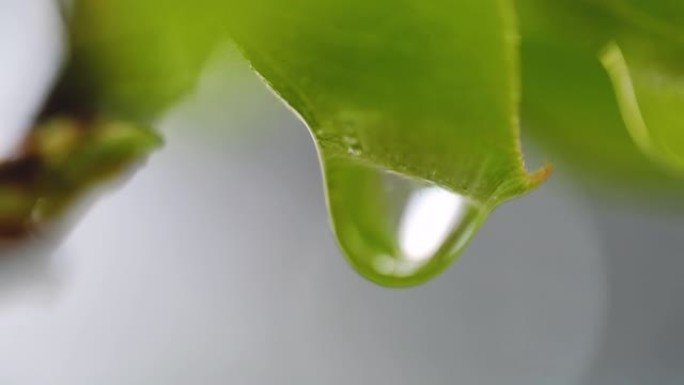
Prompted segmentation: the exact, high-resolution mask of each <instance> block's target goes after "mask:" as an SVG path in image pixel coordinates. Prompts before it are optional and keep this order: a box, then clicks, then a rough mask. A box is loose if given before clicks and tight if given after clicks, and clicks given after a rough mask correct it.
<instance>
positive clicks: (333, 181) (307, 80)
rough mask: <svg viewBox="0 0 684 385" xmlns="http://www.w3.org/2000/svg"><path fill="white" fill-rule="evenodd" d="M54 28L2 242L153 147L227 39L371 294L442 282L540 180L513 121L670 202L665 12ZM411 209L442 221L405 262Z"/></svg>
mask: <svg viewBox="0 0 684 385" xmlns="http://www.w3.org/2000/svg"><path fill="white" fill-rule="evenodd" d="M67 24H68V25H69V31H70V43H71V44H70V47H71V49H70V56H69V60H68V61H67V63H66V67H65V69H64V72H63V74H62V76H61V79H60V81H59V82H58V83H57V86H56V87H55V89H54V91H53V93H52V94H51V97H50V98H49V99H48V101H47V103H46V105H45V107H44V109H43V112H42V113H41V115H40V117H39V118H38V120H37V123H36V128H35V129H34V130H33V132H32V134H31V135H30V137H29V138H28V139H27V144H26V145H25V146H24V150H23V152H22V155H21V156H20V157H19V158H18V159H17V160H13V161H8V162H6V163H5V164H4V165H3V166H2V167H0V225H1V226H0V230H2V232H3V234H5V235H6V236H10V235H12V236H21V235H22V234H25V233H26V232H30V231H31V229H33V228H35V227H36V226H41V225H42V223H43V222H44V221H46V220H49V219H50V218H52V217H54V216H55V215H58V214H59V213H60V212H61V211H62V210H63V209H64V208H65V207H66V206H67V204H68V203H69V202H71V201H72V200H73V199H74V197H76V196H77V195H78V194H80V193H81V192H82V191H84V190H85V189H86V188H87V187H89V186H91V185H92V184H93V183H94V182H95V181H97V180H100V179H101V177H102V176H104V175H108V174H111V173H113V172H114V173H115V172H117V171H119V170H122V169H124V168H125V167H127V166H128V165H130V164H132V163H134V162H136V161H137V160H138V159H140V158H142V157H144V156H145V155H146V154H147V153H148V151H149V150H151V149H152V148H154V147H155V146H156V145H158V144H159V139H158V138H156V136H155V135H154V134H153V132H152V131H150V130H149V129H147V128H146V127H148V126H149V125H150V124H151V121H152V118H153V117H154V116H155V115H157V114H159V113H160V112H161V111H162V110H164V109H165V108H167V107H168V106H169V105H170V103H172V102H173V100H175V99H176V98H177V97H178V96H180V95H182V94H183V93H185V92H187V90H188V89H189V88H191V87H192V84H193V83H194V82H195V80H196V78H197V76H198V73H199V71H200V70H201V68H202V63H203V62H204V60H205V58H206V57H207V55H208V54H209V53H210V52H211V50H212V49H213V48H214V47H215V46H216V44H217V43H218V42H220V41H222V40H224V39H232V40H233V41H234V42H235V43H236V44H237V46H238V47H239V48H240V49H241V50H242V52H243V53H244V56H245V57H246V58H247V59H248V60H249V61H250V63H251V64H252V65H253V67H254V68H255V70H257V71H258V72H259V73H260V74H261V75H262V76H263V77H264V79H265V80H266V82H268V83H269V85H270V86H271V88H272V89H273V90H274V91H275V92H276V93H278V94H279V95H280V96H281V97H282V98H283V99H284V100H285V102H287V103H288V104H289V105H290V106H291V107H292V108H293V109H294V110H295V111H296V112H297V113H299V114H300V115H301V117H302V118H303V119H304V121H305V122H306V123H307V125H308V126H309V128H310V129H311V131H312V133H313V137H314V139H315V141H316V145H317V147H318V150H319V154H320V158H321V163H322V167H323V171H324V175H325V180H326V187H327V194H328V203H329V207H330V211H331V217H332V222H333V227H334V229H335V231H336V233H337V235H338V239H339V241H340V245H341V246H342V249H343V250H344V251H345V253H346V254H347V256H348V257H349V260H350V262H351V263H352V265H353V266H354V267H355V268H356V269H357V270H358V271H359V272H361V273H362V274H364V275H365V276H367V277H368V278H370V279H372V280H374V281H376V282H378V283H380V284H383V285H388V286H407V285H413V284H418V283H421V282H424V281H425V280H427V279H429V278H431V277H432V276H434V275H435V274H437V273H439V272H440V271H441V270H443V269H444V268H445V267H446V266H448V265H449V263H450V262H451V261H453V259H454V258H455V257H456V256H457V255H458V253H459V252H460V251H461V250H462V249H463V247H465V245H466V243H467V241H468V239H469V238H470V237H471V236H472V235H473V234H474V232H475V231H476V229H477V227H478V225H479V224H480V223H481V221H482V220H484V218H485V217H486V216H487V215H488V214H489V213H490V212H491V211H492V210H493V209H494V208H495V207H496V206H497V205H498V204H500V203H501V202H503V201H505V200H507V199H509V198H513V197H516V196H519V195H521V194H524V193H525V192H527V191H529V190H530V189H532V188H534V187H535V186H536V185H537V184H539V183H541V182H542V181H543V180H544V179H545V178H546V177H547V176H548V174H549V171H550V168H549V167H548V166H547V167H543V168H542V169H540V170H538V171H535V172H533V173H532V174H529V173H528V172H527V171H526V170H525V169H524V166H523V160H522V154H521V150H520V143H519V129H520V125H521V123H520V122H521V121H522V127H523V130H524V134H525V135H529V137H530V138H531V139H532V140H533V141H535V142H536V143H538V144H539V145H540V146H541V147H543V148H546V149H547V150H548V151H549V153H550V154H551V158H552V160H554V161H561V162H565V163H564V164H569V165H572V166H573V167H574V168H575V169H576V170H577V171H578V172H577V173H578V174H580V175H583V176H587V177H591V176H593V177H594V178H595V179H598V180H603V181H610V182H613V183H614V184H616V185H619V186H622V187H625V186H628V187H630V188H632V189H651V190H653V189H666V190H668V191H674V192H677V191H679V190H680V189H681V185H682V179H681V175H682V172H684V133H683V132H682V129H683V128H684V115H683V114H682V112H681V111H682V107H684V60H682V59H684V27H682V26H684V3H682V2H680V1H678V0H649V1H646V0H553V1H552V0H517V1H512V0H432V1H423V0H376V1H361V0H358V1H357V0H326V1H320V0H287V1H283V0H268V1H262V2H254V1H244V0H230V1H219V0H197V1H195V2H192V4H188V3H187V2H184V1H180V0H166V1H162V0H150V1H147V2H140V1H136V0H117V1H114V0H108V1H91V0H80V1H76V2H75V5H74V8H73V10H72V12H71V16H70V17H69V18H68V23H67ZM17 170H19V171H17ZM26 170H28V171H26ZM27 176H29V177H27ZM430 194H432V195H430ZM435 194H437V195H435ZM440 194H441V195H440ZM426 197H430V199H432V200H433V201H434V200H435V199H437V198H435V197H442V198H439V199H443V200H442V201H440V202H442V203H441V204H442V205H443V206H442V211H447V214H449V215H447V216H446V217H444V218H443V221H442V222H440V224H439V226H438V227H436V228H432V229H430V234H428V235H433V236H434V235H435V234H437V233H439V237H437V238H434V239H433V241H434V240H436V242H433V244H431V245H430V248H428V249H426V250H420V251H415V250H413V249H410V247H412V246H410V245H408V246H407V244H405V243H406V242H404V241H405V240H406V239H404V238H406V237H411V236H413V237H415V234H414V235H410V234H409V235H407V233H405V232H404V230H405V228H407V226H408V225H407V224H406V223H407V221H408V222H411V221H413V222H415V221H418V220H419V218H420V215H418V214H416V215H414V216H413V217H410V216H409V217H406V215H407V214H406V213H407V212H410V211H411V210H413V211H415V210H418V209H415V207H418V206H416V205H422V204H423V203H425V202H426V201H427V200H428V198H426ZM421 202H422V203H421ZM428 203H429V202H428ZM444 205H446V206H444ZM411 207H414V208H413V209H411ZM421 207H422V206H421ZM426 207H427V206H426ZM421 210H423V209H421ZM433 224H434V221H433ZM409 225H410V223H409ZM423 226H425V225H423ZM409 227H410V226H409ZM414 227H415V226H414ZM407 231H408V230H407ZM421 242H423V243H425V242H427V241H421ZM430 242H432V241H430ZM419 246H420V245H419Z"/></svg>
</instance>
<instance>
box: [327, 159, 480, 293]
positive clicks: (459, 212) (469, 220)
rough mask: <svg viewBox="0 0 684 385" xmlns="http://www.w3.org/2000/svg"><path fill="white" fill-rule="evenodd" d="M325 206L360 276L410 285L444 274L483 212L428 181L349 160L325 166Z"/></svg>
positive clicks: (391, 284) (472, 203)
mask: <svg viewBox="0 0 684 385" xmlns="http://www.w3.org/2000/svg"><path fill="white" fill-rule="evenodd" d="M324 169H325V178H326V183H327V189H328V200H329V201H328V204H329V206H330V212H331V215H332V221H333V227H334V230H335V232H336V235H337V239H338V241H339V244H340V246H341V248H342V249H343V251H344V253H345V254H346V256H347V259H348V260H349V262H350V263H351V265H352V266H353V267H354V269H356V270H357V271H358V272H359V273H360V274H361V275H363V276H364V277H366V278H368V279H369V280H371V281H373V282H376V283H378V284H381V285H384V286H394V287H401V286H412V285H417V284H420V283H423V282H425V281H427V280H429V279H430V278H432V277H434V276H435V275H437V274H439V273H440V272H442V271H443V270H444V269H445V268H446V267H448V266H449V265H450V264H451V262H453V261H454V259H456V257H457V256H458V255H459V254H460V253H461V251H462V250H463V249H464V247H465V246H466V244H467V243H468V241H469V240H470V239H471V238H472V237H473V235H474V234H475V232H476V230H477V228H478V227H479V225H480V223H482V221H483V220H484V218H485V216H486V214H487V212H488V211H489V210H487V209H486V208H485V207H484V206H483V205H481V204H479V203H478V202H475V201H474V200H472V199H470V198H467V197H464V196H461V195H459V194H456V193H454V192H451V191H448V190H446V189H444V188H442V187H439V186H436V185H433V184H431V183H428V182H426V181H422V180H418V179H416V178H411V177H407V176H404V175H401V174H397V173H393V172H388V171H385V170H382V169H379V168H377V167H374V166H371V165H368V164H366V163H363V162H359V161H354V160H350V159H348V158H332V159H327V160H326V161H325V162H324Z"/></svg>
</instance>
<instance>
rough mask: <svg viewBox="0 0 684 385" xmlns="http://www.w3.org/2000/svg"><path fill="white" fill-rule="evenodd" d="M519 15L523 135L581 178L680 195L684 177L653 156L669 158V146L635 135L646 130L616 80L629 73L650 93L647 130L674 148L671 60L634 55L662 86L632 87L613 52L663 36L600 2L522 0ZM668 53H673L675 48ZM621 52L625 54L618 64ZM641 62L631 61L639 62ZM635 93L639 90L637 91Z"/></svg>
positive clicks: (677, 119) (677, 117)
mask: <svg viewBox="0 0 684 385" xmlns="http://www.w3.org/2000/svg"><path fill="white" fill-rule="evenodd" d="M599 3H600V4H599ZM518 10H519V13H520V18H521V22H520V24H521V29H522V35H523V43H522V58H523V59H522V69H523V71H522V74H523V104H522V115H523V125H524V133H525V134H529V135H530V137H531V138H532V139H534V140H535V141H536V142H537V143H540V144H542V145H543V146H544V147H546V148H547V149H548V150H549V156H551V157H559V159H562V160H564V161H565V162H567V163H569V164H572V165H574V166H575V169H576V171H577V173H578V174H579V175H581V176H583V177H589V176H592V177H594V179H595V180H600V181H602V182H612V183H617V184H618V185H620V186H624V187H630V188H632V189H634V188H636V189H653V188H660V189H668V188H674V189H676V190H678V191H681V188H682V185H683V183H682V180H681V179H680V178H679V177H678V176H677V175H675V174H673V173H672V172H671V171H672V167H671V165H664V162H660V161H655V162H654V160H655V158H663V157H665V156H668V157H669V155H665V150H666V148H665V147H655V146H653V145H652V142H650V141H651V140H652V138H653V137H652V135H651V134H650V133H648V134H647V140H648V141H649V142H648V143H646V142H644V139H643V135H642V137H639V136H638V135H637V136H636V137H635V135H634V134H635V130H637V129H642V130H643V129H645V128H644V127H643V126H638V127H635V126H634V122H635V120H634V119H635V117H634V114H633V111H636V110H630V108H633V107H635V106H634V105H629V104H627V103H630V102H632V103H633V102H634V101H635V100H634V99H631V100H628V99H627V98H625V89H624V87H623V86H624V85H625V83H624V82H622V81H617V82H616V81H615V80H619V79H618V78H620V79H625V76H627V77H628V78H627V80H628V86H630V87H632V86H634V84H638V85H639V86H640V87H642V88H640V89H639V93H643V95H646V93H650V94H649V95H648V97H647V98H646V99H645V100H647V101H648V103H647V104H644V105H641V106H640V107H639V108H644V107H647V108H646V110H647V111H648V117H649V118H651V119H653V120H652V121H651V123H652V124H651V127H650V128H649V130H653V129H654V128H655V130H656V131H658V130H664V132H668V133H669V135H671V136H670V138H669V139H668V140H666V141H660V142H658V143H661V144H664V143H666V142H667V143H671V144H676V143H678V142H677V141H680V140H681V138H684V131H682V130H681V125H682V120H683V119H682V114H681V112H680V111H681V108H679V109H677V108H673V107H674V104H676V98H675V97H674V95H676V94H677V91H676V90H674V89H673V88H677V87H678V85H677V82H674V81H672V82H671V81H670V80H674V79H667V80H666V79H665V78H666V77H668V76H671V75H669V74H671V73H672V72H671V71H669V72H668V71H667V66H666V65H665V66H663V63H668V62H669V63H674V61H669V60H663V59H667V56H662V57H660V58H656V57H655V56H652V55H650V54H649V53H650V52H653V49H649V50H636V51H635V52H636V53H637V55H636V56H635V59H637V58H641V59H639V60H645V61H646V63H648V66H650V70H649V71H650V72H649V73H650V75H647V73H646V72H641V74H642V75H645V76H647V77H648V76H653V78H652V79H660V80H661V81H662V82H661V83H660V84H654V83H651V84H648V83H645V82H642V81H638V82H637V83H634V82H633V78H632V77H631V76H630V75H631V74H629V75H628V74H627V72H626V71H628V70H627V68H626V67H627V64H626V62H625V61H624V56H622V51H621V50H619V51H616V50H617V49H618V46H617V45H616V43H615V42H616V41H622V42H627V41H629V42H630V44H629V46H630V47H631V49H633V48H634V47H636V45H632V44H634V43H635V42H636V40H634V36H640V39H644V38H648V39H649V40H648V41H650V42H651V43H653V44H660V45H662V44H664V43H663V42H664V38H662V37H661V38H656V37H653V36H652V35H651V34H650V33H649V32H647V31H643V30H641V29H640V28H639V27H637V26H634V25H632V24H627V22H626V21H625V20H624V19H622V18H620V17H618V16H617V15H616V14H615V13H614V9H612V8H611V7H606V6H605V4H603V3H602V2H601V0H596V1H574V0H557V1H548V0H520V1H519V2H518ZM628 37H630V39H628ZM642 41H643V40H642ZM611 47H612V48H611ZM670 48H673V47H670ZM630 52H631V50H630ZM663 52H667V55H673V53H676V52H677V50H676V49H671V50H668V51H661V52H660V53H663ZM606 53H608V54H606ZM616 53H619V54H620V56H619V57H618V59H619V60H618V62H617V64H618V65H619V66H618V67H615V63H616V62H615V55H616ZM611 55H612V57H611ZM675 57H676V56H675ZM607 60H613V61H612V62H611V63H613V64H612V67H610V66H609V67H610V68H611V69H612V70H607V69H606V67H605V66H604V64H606V63H607ZM639 60H635V62H634V63H642V62H640V61H639ZM602 62H603V63H602ZM642 65H643V64H642ZM654 65H655V66H654ZM645 67H646V66H645V65H644V66H643V67H641V69H645ZM618 71H621V73H618ZM616 76H617V77H616ZM621 76H622V77H621ZM649 87H651V88H649ZM658 87H659V88H658ZM666 88H667V89H666ZM631 91H632V92H635V90H634V88H632V89H631ZM662 91H667V92H662ZM632 96H634V94H632ZM630 111H632V112H630ZM643 116H646V115H639V117H643ZM638 123H644V121H643V120H642V121H640V122H638ZM656 127H657V128H656ZM651 132H652V131H651ZM656 137H658V136H657V135H656ZM677 137H679V139H678V138H677ZM659 138H660V139H658V140H662V137H659ZM635 139H636V140H635Z"/></svg>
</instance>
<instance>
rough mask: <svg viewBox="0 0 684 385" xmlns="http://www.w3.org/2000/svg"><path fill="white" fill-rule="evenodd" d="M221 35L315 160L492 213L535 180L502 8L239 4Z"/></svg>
mask: <svg viewBox="0 0 684 385" xmlns="http://www.w3.org/2000/svg"><path fill="white" fill-rule="evenodd" d="M230 26H231V28H232V31H231V32H232V34H233V38H234V39H235V41H236V42H237V43H238V45H239V46H240V47H241V48H242V49H243V50H244V52H245V53H246V56H247V57H248V58H249V59H250V60H251V62H252V64H253V65H254V67H255V68H256V70H257V71H259V72H260V73H261V74H262V75H263V76H264V78H265V79H266V81H267V82H268V83H270V85H271V86H272V87H273V89H274V90H275V91H276V92H277V93H278V94H279V95H281V96H282V97H283V98H284V99H285V101H286V102H288V103H289V104H290V105H291V106H292V107H293V108H294V109H295V110H296V111H297V112H298V113H299V114H300V115H301V116H302V117H303V118H304V120H305V121H306V123H307V124H308V125H309V127H310V129H311V131H312V133H313V135H314V137H315V139H316V140H317V142H318V144H319V146H320V150H321V153H322V157H323V160H324V161H325V160H326V159H329V158H348V159H353V160H354V161H362V162H366V163H369V164H372V165H375V166H377V167H381V168H383V169H388V170H392V171H395V172H399V173H402V174H407V175H410V176H413V177H418V178H422V179H427V180H430V181H433V182H435V183H437V184H440V185H442V186H444V187H447V188H449V189H452V190H454V191H456V192H459V193H462V194H465V195H468V196H471V197H472V198H474V199H476V200H478V201H483V202H491V203H492V204H496V203H498V202H500V201H501V200H503V199H505V198H509V197H512V196H515V195H518V194H520V193H523V192H525V191H527V190H529V189H530V188H531V187H533V186H534V185H535V184H536V183H538V182H539V180H540V176H536V177H531V176H530V175H528V174H527V173H526V172H525V170H524V169H523V164H522V160H521V154H520V148H519V146H518V126H517V115H518V113H517V101H518V84H517V70H518V66H517V53H516V50H517V44H516V29H515V25H514V17H513V12H512V10H511V8H510V4H509V3H508V2H507V1H500V0H485V1H482V0H461V1H451V0H437V1H427V2H426V1H419V0H399V1H394V0H393V1H388V0H384V1H383V0H379V1H361V0H356V1H354V0H351V1H350V0H330V1H315V0H289V1H281V0H278V1H264V2H240V3H239V4H237V5H236V11H235V12H234V13H233V17H232V18H231V19H230ZM350 143H353V145H350ZM352 147H356V149H355V148H352Z"/></svg>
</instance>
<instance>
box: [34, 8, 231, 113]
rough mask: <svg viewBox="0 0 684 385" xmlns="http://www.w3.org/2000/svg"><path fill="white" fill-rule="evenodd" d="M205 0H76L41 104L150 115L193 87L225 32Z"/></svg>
mask: <svg viewBox="0 0 684 385" xmlns="http://www.w3.org/2000/svg"><path fill="white" fill-rule="evenodd" d="M208 5H209V2H208V1H207V0H196V1H193V2H186V1H181V0H148V1H138V0H97V1H93V0H77V1H76V2H75V3H74V6H73V9H72V11H71V12H70V15H69V16H68V18H67V19H68V20H67V22H68V30H69V31H68V35H69V50H70V53H69V59H68V61H67V63H66V64H65V70H64V73H63V75H62V77H61V79H60V81H59V83H58V85H57V87H56V90H55V91H54V92H53V95H52V97H51V100H49V101H48V106H47V107H46V108H47V110H48V111H46V113H47V114H50V113H52V112H53V111H57V112H58V113H65V112H67V110H69V111H76V112H78V113H79V114H81V115H82V114H105V115H108V116H114V117H116V118H119V119H120V118H130V119H137V120H145V121H147V120H150V119H153V118H155V117H156V116H157V115H158V114H160V113H161V112H163V110H164V109H165V108H167V107H168V106H169V105H170V104H171V103H172V102H174V101H175V100H176V99H177V98H179V97H180V96H182V95H184V94H185V93H187V92H188V91H190V90H191V89H192V87H193V86H194V84H195V82H196V80H197V78H198V76H199V73H200V71H201V69H202V67H203V65H204V63H205V61H206V59H207V57H208V56H209V54H210V53H211V52H212V50H213V49H214V48H215V46H216V44H217V43H218V42H219V41H220V40H221V39H224V38H225V35H224V34H222V33H221V28H220V25H219V20H218V16H216V17H214V16H212V15H214V13H211V12H208V10H207V9H206V6H208Z"/></svg>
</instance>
